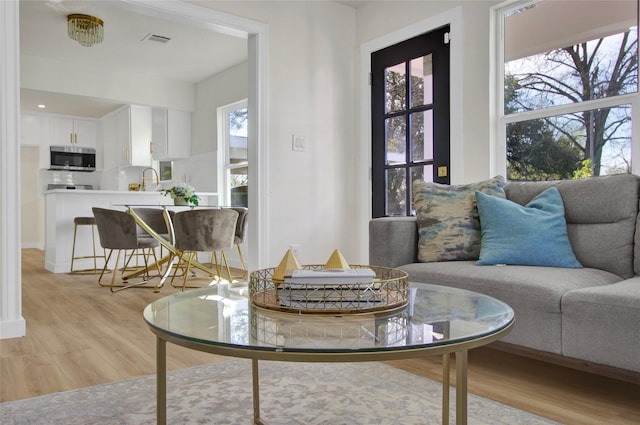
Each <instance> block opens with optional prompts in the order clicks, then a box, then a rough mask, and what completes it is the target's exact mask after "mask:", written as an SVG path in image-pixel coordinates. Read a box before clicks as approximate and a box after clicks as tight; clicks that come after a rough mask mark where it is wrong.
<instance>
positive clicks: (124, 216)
mask: <svg viewBox="0 0 640 425" xmlns="http://www.w3.org/2000/svg"><path fill="white" fill-rule="evenodd" d="M92 210H93V215H94V217H95V218H96V225H97V227H98V234H99V235H100V245H101V246H102V247H103V248H104V249H106V250H109V254H108V255H107V259H106V261H105V265H104V268H103V269H102V273H101V274H100V277H99V278H98V284H99V285H100V286H109V287H110V288H111V291H112V292H115V291H116V290H120V289H126V288H132V287H137V286H140V285H144V284H145V283H148V281H149V278H150V277H149V273H148V269H149V264H148V259H149V256H153V258H154V262H155V264H156V268H157V271H158V274H160V268H159V266H158V265H157V263H158V262H157V258H156V254H155V251H154V248H157V247H158V246H159V245H160V244H159V242H158V241H157V240H156V239H154V238H151V237H144V236H140V235H138V226H137V224H136V221H135V219H134V218H133V216H132V215H131V214H129V213H126V212H123V211H117V210H110V209H105V208H97V207H94V208H92ZM114 250H117V251H118V255H117V256H116V262H115V267H114V271H113V274H112V276H111V284H110V285H105V284H103V283H102V276H103V275H104V272H105V271H106V269H107V265H108V264H109V260H110V259H111V255H112V254H113V251H114ZM127 250H131V254H129V255H128V256H127V253H126V251H127ZM122 251H125V255H124V257H125V259H124V265H123V267H122V271H121V274H120V276H121V277H122V276H123V275H124V271H125V270H127V268H128V266H129V263H130V261H131V258H133V256H134V255H135V254H137V253H138V252H140V253H142V257H143V259H144V267H145V269H146V272H145V274H144V275H143V280H142V281H141V282H136V283H125V284H122V285H116V284H115V278H116V269H117V268H118V263H119V262H120V254H121V253H122ZM116 288H118V289H116Z"/></svg>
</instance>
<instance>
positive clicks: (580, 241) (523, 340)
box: [369, 174, 640, 382]
mask: <svg viewBox="0 0 640 425" xmlns="http://www.w3.org/2000/svg"><path fill="white" fill-rule="evenodd" d="M551 186H555V187H556V188H557V189H558V190H559V192H560V194H561V195H562V201H563V203H564V207H565V219H566V223H567V233H568V236H569V240H570V242H571V246H572V248H573V251H574V253H575V256H576V258H577V259H578V260H579V261H580V263H581V264H582V265H583V268H555V267H539V266H520V265H507V266H479V265H476V264H475V261H473V260H467V261H438V262H423V263H420V262H418V260H417V258H418V255H417V249H418V248H417V247H418V230H417V222H416V218H415V217H385V218H377V219H373V220H371V222H370V225H369V257H370V264H375V265H380V266H388V267H397V268H400V269H403V270H405V271H407V272H408V273H409V277H410V280H411V281H414V282H424V283H432V284H437V285H445V286H452V287H457V288H463V289H469V290H472V291H477V292H481V293H484V294H487V295H490V296H493V297H495V298H498V299H500V300H502V301H504V302H506V303H508V304H509V305H511V306H512V307H513V309H514V310H515V313H516V321H515V326H514V329H513V331H512V332H511V333H510V334H509V335H507V336H506V337H505V338H504V339H503V342H505V343H508V344H502V346H503V348H504V346H505V345H506V346H507V347H509V346H510V347H512V348H514V349H515V350H516V351H520V352H521V353H522V354H532V355H536V354H539V355H540V356H539V357H541V358H543V359H552V360H553V359H555V360H559V361H561V363H562V362H563V360H566V362H565V363H566V364H567V365H573V366H579V367H581V368H585V369H587V370H593V371H595V372H598V373H605V374H610V375H611V376H616V377H622V378H623V379H626V377H628V378H629V379H628V380H630V381H631V382H640V380H639V379H638V378H639V377H640V216H639V195H640V177H638V176H635V175H629V174H626V175H616V176H607V177H595V178H591V179H585V180H570V181H554V182H508V183H506V184H505V185H504V192H505V195H506V198H507V199H509V200H511V201H514V202H516V203H518V204H520V205H525V204H527V203H528V202H529V201H530V200H531V199H532V198H534V197H535V196H537V195H538V194H540V193H541V192H542V191H544V190H545V189H547V188H549V187H551ZM505 231H509V229H508V227H507V228H505ZM518 348H524V350H522V349H521V350H519V349H518ZM603 371H604V372H603Z"/></svg>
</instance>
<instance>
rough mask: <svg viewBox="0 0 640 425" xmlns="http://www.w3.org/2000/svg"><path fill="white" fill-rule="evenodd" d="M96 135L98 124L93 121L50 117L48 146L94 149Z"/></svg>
mask: <svg viewBox="0 0 640 425" xmlns="http://www.w3.org/2000/svg"><path fill="white" fill-rule="evenodd" d="M97 135H98V122H97V121H95V120H84V119H72V118H67V117H52V118H51V137H50V139H49V143H48V144H49V145H54V146H69V145H72V146H82V147H85V148H95V147H96V139H97Z"/></svg>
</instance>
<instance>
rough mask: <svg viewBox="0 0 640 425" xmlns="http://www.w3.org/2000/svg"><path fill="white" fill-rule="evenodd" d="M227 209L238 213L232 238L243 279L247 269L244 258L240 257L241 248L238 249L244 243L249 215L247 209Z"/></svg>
mask: <svg viewBox="0 0 640 425" xmlns="http://www.w3.org/2000/svg"><path fill="white" fill-rule="evenodd" d="M229 209H231V210H234V211H236V212H237V213H238V221H237V223H236V232H235V236H234V238H233V243H234V244H235V245H236V247H237V248H238V256H239V257H240V265H241V266H242V272H243V275H242V277H244V276H245V273H246V271H247V267H246V265H245V264H244V257H243V256H242V248H240V244H241V243H242V242H244V236H245V233H246V232H247V225H248V224H249V221H248V219H247V216H248V214H249V209H248V208H246V207H230V208H229Z"/></svg>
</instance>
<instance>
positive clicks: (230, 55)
mask: <svg viewBox="0 0 640 425" xmlns="http://www.w3.org/2000/svg"><path fill="white" fill-rule="evenodd" d="M71 13H82V14H87V15H93V16H96V17H98V18H100V19H102V20H103V21H104V41H103V42H102V43H100V44H95V45H93V46H91V47H83V46H81V45H80V44H78V43H77V42H76V41H73V40H71V39H70V38H68V37H67V19H66V16H67V15H69V14H71ZM149 34H152V35H160V36H163V37H169V38H171V41H169V42H168V43H158V42H155V41H144V39H145V37H147V36H148V35H149ZM20 54H21V55H28V56H33V57H37V58H44V59H48V60H55V61H64V62H66V63H72V64H73V63H84V64H87V63H91V64H92V65H93V66H98V67H101V68H102V69H107V70H109V69H114V70H118V71H120V72H122V71H124V72H131V73H137V74H145V75H154V76H158V77H163V78H167V79H173V80H180V81H186V82H190V83H198V82H200V81H202V80H204V79H206V78H207V77H209V76H210V75H213V74H216V73H218V72H220V71H223V70H225V69H227V68H229V67H231V66H233V65H236V64H238V63H241V62H243V61H245V60H246V58H247V41H246V39H244V38H240V37H234V36H231V35H226V34H222V33H218V32H214V31H212V30H210V29H206V28H200V27H197V26H195V25H185V24H182V23H178V22H173V21H169V20H165V19H162V18H159V17H151V16H147V15H142V14H138V13H135V12H133V11H132V10H131V8H130V7H126V5H125V4H124V3H123V2H117V1H113V0H111V1H68V0H20ZM41 103H42V104H45V105H46V106H47V107H46V109H44V111H45V112H49V113H59V114H67V115H78V116H86V117H94V118H99V117H102V116H104V115H105V114H106V113H108V112H110V111H111V110H114V109H117V108H118V107H120V106H121V104H120V103H116V102H111V101H108V100H105V99H94V98H85V97H81V96H72V95H66V94H63V93H51V92H42V91H37V90H29V89H22V90H21V109H22V110H27V111H43V110H42V109H38V107H37V105H38V104H41Z"/></svg>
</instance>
